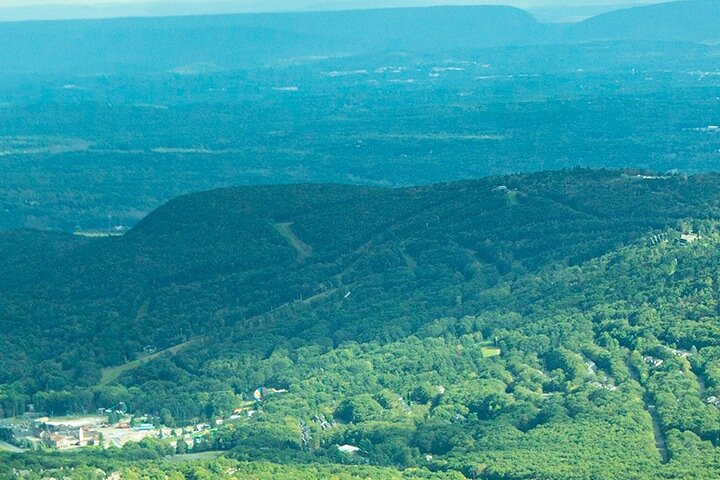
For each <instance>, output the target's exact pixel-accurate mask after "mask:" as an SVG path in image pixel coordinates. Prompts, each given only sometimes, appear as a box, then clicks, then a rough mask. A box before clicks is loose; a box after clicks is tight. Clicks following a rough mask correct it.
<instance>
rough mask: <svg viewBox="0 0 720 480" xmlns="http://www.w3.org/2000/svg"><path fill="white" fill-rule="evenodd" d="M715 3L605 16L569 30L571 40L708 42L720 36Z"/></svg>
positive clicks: (705, 0)
mask: <svg viewBox="0 0 720 480" xmlns="http://www.w3.org/2000/svg"><path fill="white" fill-rule="evenodd" d="M718 25H720V4H718V2H716V1H715V0H694V1H676V2H667V3H659V4H657V5H647V6H641V7H635V8H630V9H624V10H616V11H612V12H608V13H604V14H601V15H598V16H595V17H592V18H589V19H587V20H584V21H582V22H580V23H578V24H576V25H573V26H572V27H571V28H569V30H568V37H567V38H568V39H577V40H582V41H592V40H609V39H623V40H645V41H666V42H669V41H684V42H706V41H713V40H717V38H718V34H719V33H720V27H719V26H718Z"/></svg>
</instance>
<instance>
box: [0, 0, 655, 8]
mask: <svg viewBox="0 0 720 480" xmlns="http://www.w3.org/2000/svg"><path fill="white" fill-rule="evenodd" d="M121 3H125V4H130V3H135V4H138V3H158V4H159V3H169V4H179V3H188V4H203V3H206V4H210V3H219V0H193V1H190V0H150V1H149V0H0V7H29V6H40V5H50V4H52V5H102V4H121ZM224 3H230V2H224ZM233 3H237V4H238V5H239V6H242V5H243V4H249V5H258V4H261V3H263V2H260V1H257V0H237V1H236V2H233ZM273 3H277V2H273ZM284 3H285V4H287V6H288V8H289V9H294V8H298V7H303V6H305V5H309V4H312V3H317V4H334V5H342V4H343V0H315V1H314V2H313V1H310V0H286V1H285V2H284ZM373 3H378V4H381V3H383V2H382V1H379V2H373ZM387 3H388V4H397V3H399V2H393V1H388V2H387ZM407 3H409V4H411V3H413V2H412V1H408V2H407ZM417 3H423V4H425V3H427V2H424V1H423V2H417ZM432 3H436V4H439V5H446V4H451V3H465V4H503V5H517V6H521V7H538V6H571V5H579V6H592V5H600V4H602V5H628V4H640V3H650V1H640V0H488V1H485V0H478V1H472V0H466V1H462V0H460V1H458V0H445V1H443V0H438V1H436V2H432Z"/></svg>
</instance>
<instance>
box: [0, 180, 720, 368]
mask: <svg viewBox="0 0 720 480" xmlns="http://www.w3.org/2000/svg"><path fill="white" fill-rule="evenodd" d="M714 178H715V177H714V176H713V175H703V176H696V177H689V178H688V179H685V178H684V177H682V176H671V177H669V178H664V179H661V178H657V179H642V178H633V177H632V176H627V175H623V174H620V173H616V172H601V171H599V172H590V171H576V172H567V173H556V174H555V173H549V174H548V173H541V174H530V175H516V176H511V177H506V178H490V179H484V180H479V181H468V182H457V183H448V184H439V185H432V186H425V187H414V188H406V189H382V188H369V187H353V186H338V185H298V186H293V185H291V186H269V187H264V186H259V187H240V188H231V189H220V190H216V191H211V192H207V193H200V194H191V195H187V196H183V197H180V198H178V199H176V200H173V201H171V202H169V203H168V204H166V205H165V206H163V207H161V208H159V209H158V210H157V211H155V212H154V213H152V214H151V215H149V216H148V217H147V218H146V219H145V220H143V221H141V222H140V223H139V224H138V225H137V226H136V227H135V228H133V229H132V230H131V231H130V232H128V233H127V234H126V235H124V236H122V237H113V238H106V239H95V240H88V239H81V238H78V237H73V236H69V235H67V236H63V235H61V234H45V233H38V234H37V238H34V237H33V234H31V233H29V232H24V233H14V232H8V233H3V234H2V239H3V241H4V242H3V243H4V247H3V248H4V249H7V250H6V251H7V254H6V255H4V256H3V260H2V261H3V262H6V263H7V264H6V265H3V266H4V267H5V270H6V272H8V278H10V279H12V280H11V281H10V282H8V283H4V284H3V285H2V286H1V287H0V294H2V296H3V298H4V300H3V305H4V306H5V308H10V306H12V310H13V311H14V313H13V314H12V315H6V317H5V318H7V320H8V321H12V322H15V323H16V324H17V325H19V326H22V328H23V329H25V331H24V332H23V335H22V336H23V337H25V338H26V335H25V334H27V333H28V330H29V331H34V332H36V333H35V334H36V335H38V338H36V339H35V341H36V343H35V344H34V345H35V350H36V354H38V355H40V356H41V357H44V358H53V357H55V355H56V339H57V338H65V339H66V340H67V341H70V342H76V341H77V342H82V343H83V344H85V342H90V343H91V344H92V345H94V347H93V350H94V349H97V355H98V362H99V363H100V364H101V365H113V364H117V363H122V361H123V359H124V358H125V357H128V358H132V357H133V356H135V355H137V354H138V353H139V352H141V351H142V349H143V348H144V347H145V346H147V345H154V346H157V347H167V346H170V345H173V344H174V343H180V339H181V338H182V336H183V335H184V336H192V335H201V334H202V333H203V331H204V330H205V329H206V328H208V327H211V326H213V325H215V324H216V322H219V323H220V324H223V325H224V324H234V323H236V322H242V319H244V318H248V317H253V316H255V315H258V314H262V313H263V312H266V311H268V310H270V309H272V308H276V307H278V306H280V305H283V304H285V303H287V302H292V301H295V300H297V299H300V298H307V297H312V296H314V295H319V294H322V293H325V292H327V291H329V290H335V289H338V288H347V286H348V285H351V284H354V283H355V282H357V281H358V279H362V278H365V277H367V276H368V274H383V273H385V272H387V271H390V270H392V269H393V268H403V267H405V268H407V267H408V266H411V267H412V270H418V269H420V271H421V268H422V262H423V260H426V259H427V261H430V262H431V263H435V262H439V263H440V264H442V265H444V268H450V269H452V270H453V271H457V272H462V273H463V274H464V275H469V276H473V275H480V276H481V277H483V278H485V279H486V281H487V282H488V284H489V285H492V284H493V283H494V282H496V281H497V280H498V279H500V278H503V277H504V276H505V275H510V274H513V275H518V274H522V273H528V272H533V271H537V270H538V269H540V268H542V267H543V266H545V265H547V264H549V263H553V262H566V263H570V264H578V263H581V262H583V261H586V260H588V259H590V258H593V257H595V256H598V255H601V254H603V253H605V252H607V251H609V250H611V249H612V248H614V247H616V246H618V245H621V244H622V243H624V242H627V241H632V240H633V239H634V238H637V236H638V235H640V234H644V233H647V232H649V231H653V230H656V229H663V228H667V227H676V226H677V222H679V221H681V220H682V219H685V218H715V217H716V216H717V215H718V207H717V200H716V198H717V197H716V196H715V195H714V194H715V193H716V192H717V191H718V190H720V187H719V186H718V182H716V181H714ZM658 208H660V210H658ZM27 235H30V237H31V238H33V242H30V243H29V245H30V246H31V247H30V249H28V248H27V247H25V246H24V245H27V244H28V241H27V240H25V239H23V237H25V236H27ZM34 242H36V243H37V244H38V248H37V252H36V253H35V255H30V254H31V253H32V252H33V251H34V249H33V248H32V244H33V243H34ZM26 255H27V256H26ZM18 257H20V258H21V259H22V260H20V259H18ZM418 262H420V265H419V266H417V267H415V266H413V265H414V264H416V263H418ZM23 305H26V306H25V308H22V306H23ZM58 308H61V309H63V310H64V311H65V314H64V315H54V314H51V312H54V311H57V309H58ZM67 318H73V319H75V321H77V322H78V325H77V327H78V328H79V329H80V330H79V331H77V332H74V333H73V335H71V336H70V337H68V335H67V334H68V330H67V329H68V324H67ZM89 325H93V326H94V327H93V328H88V326H89ZM56 329H57V330H56ZM98 329H99V330H98ZM368 333H369V332H368ZM15 335H17V332H14V331H13V330H8V331H7V333H6V334H5V338H8V337H9V338H13V337H15ZM78 335H79V336H78ZM371 335H372V334H371ZM43 337H44V338H47V339H48V340H49V342H50V343H49V344H48V345H47V348H42V347H40V346H41V345H44V344H45V342H44V341H43V340H42V338H43ZM103 344H105V345H110V344H112V345H113V348H108V347H107V346H103ZM12 350H13V349H9V350H7V351H8V352H9V351H12ZM42 352H44V353H42ZM93 357H94V354H93V352H88V351H84V352H82V359H83V360H84V361H88V360H89V359H91V358H93ZM3 364H4V365H8V366H10V365H11V364H12V363H11V362H3ZM86 373H89V372H86ZM2 378H4V379H8V377H7V376H5V375H3V377H2Z"/></svg>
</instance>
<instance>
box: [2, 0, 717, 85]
mask: <svg viewBox="0 0 720 480" xmlns="http://www.w3.org/2000/svg"><path fill="white" fill-rule="evenodd" d="M606 39H615V40H638V41H640V40H649V41H689V42H699V41H714V40H720V2H717V1H714V0H692V1H683V2H674V3H668V4H659V5H653V6H649V7H638V8H631V9H627V10H620V11H614V12H610V13H605V14H602V15H599V16H596V17H593V18H590V19H588V20H585V21H583V22H580V23H576V24H563V25H560V24H544V23H540V22H538V21H537V20H536V19H535V17H533V15H532V14H530V13H529V12H526V11H524V10H520V9H517V8H513V7H503V6H472V7H462V6H458V7H430V8H397V9H382V10H355V11H326V12H298V13H267V14H244V15H217V16H190V17H166V18H125V19H105V20H74V21H49V22H18V23H3V24H0V44H2V45H4V47H5V48H3V49H2V50H0V69H1V70H2V71H3V72H4V73H5V74H16V73H58V72H66V73H79V74H97V73H122V72H148V73H151V72H156V71H165V70H168V69H172V68H175V67H178V66H182V65H189V64H198V63H202V64H212V65H216V66H217V67H218V68H221V69H234V68H247V67H252V66H257V65H273V64H276V63H277V62H278V61H280V60H287V59H288V58H296V57H317V56H348V55H362V54H368V53H377V52H383V51H411V52H415V53H438V52H450V51H457V50H472V49H478V48H488V47H498V46H509V45H537V44H549V43H576V42H589V41H595V40H606Z"/></svg>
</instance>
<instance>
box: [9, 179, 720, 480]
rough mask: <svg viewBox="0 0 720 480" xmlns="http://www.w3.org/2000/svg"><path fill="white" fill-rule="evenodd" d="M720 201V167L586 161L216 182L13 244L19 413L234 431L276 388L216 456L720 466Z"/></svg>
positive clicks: (509, 466)
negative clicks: (147, 211) (259, 392)
mask: <svg viewBox="0 0 720 480" xmlns="http://www.w3.org/2000/svg"><path fill="white" fill-rule="evenodd" d="M719 194H720V177H719V176H718V175H717V174H703V175H694V176H684V175H657V174H652V173H647V172H617V171H592V170H580V169H575V170H569V171H562V172H545V173H535V174H522V175H511V176H506V177H491V178H485V179H481V180H475V181H464V182H452V183H447V184H437V185H428V186H422V187H413V188H406V189H385V188H369V187H352V186H341V185H288V186H263V187H242V188H231V189H220V190H214V191H210V192H203V193H197V194H191V195H186V196H183V197H179V198H177V199H175V200H173V201H171V202H169V203H167V204H166V205H164V206H163V207H161V208H159V209H158V210H156V211H155V212H153V213H152V214H151V215H149V216H148V217H147V218H145V219H144V220H143V221H141V222H140V223H139V224H138V225H137V226H136V227H135V228H134V229H132V230H131V231H130V232H128V233H127V234H126V235H124V236H122V237H115V238H104V239H86V238H77V237H72V236H69V235H65V234H51V233H47V232H32V231H20V232H5V233H3V234H2V235H0V252H2V255H0V262H2V263H0V267H1V268H2V269H3V271H4V272H7V274H8V275H7V276H8V278H12V279H14V281H13V282H10V283H4V282H3V283H2V284H1V285H0V312H1V314H0V322H2V324H0V326H2V329H1V330H0V331H1V332H2V340H1V341H2V349H0V352H1V353H0V367H2V372H1V375H2V376H1V377H0V378H1V380H0V381H1V382H2V384H3V388H2V394H1V395H0V407H1V408H2V409H3V412H4V414H5V415H12V414H16V413H21V412H22V411H23V410H24V408H25V405H27V404H28V403H33V404H34V406H35V408H37V409H39V410H42V411H48V412H55V413H69V412H78V411H83V410H90V409H94V408H96V407H99V406H108V405H115V404H117V403H118V402H124V403H126V405H127V408H128V409H129V410H130V411H131V412H133V413H136V414H138V415H139V414H142V413H148V414H150V415H151V416H156V417H157V418H158V419H162V420H158V421H162V422H166V424H174V422H178V423H182V422H187V421H190V420H192V419H215V418H226V419H227V418H228V415H229V414H230V413H231V412H232V411H233V409H235V408H237V407H238V406H240V405H245V406H247V405H248V400H251V401H252V395H251V392H252V391H253V390H254V389H255V388H257V387H261V386H264V387H267V388H268V389H269V391H277V392H280V393H277V394H274V395H269V396H268V397H267V398H265V399H263V401H261V402H253V403H252V409H253V410H256V411H257V413H256V414H255V415H254V416H253V417H251V418H243V419H241V420H238V421H235V422H230V423H229V424H228V426H227V428H220V429H218V430H217V431H215V432H213V433H212V435H209V436H208V437H207V440H206V444H205V445H204V446H201V447H198V448H201V449H202V448H205V449H217V450H222V451H226V452H228V453H227V455H229V456H232V457H234V458H235V459H236V460H241V461H245V460H252V461H255V460H259V459H262V460H270V461H274V462H280V463H293V464H295V463H304V462H312V463H318V462H320V463H322V462H344V463H366V462H370V463H373V464H378V465H386V466H395V467H401V468H407V467H428V468H430V469H432V470H436V471H446V472H449V473H457V474H458V475H459V474H463V475H465V476H467V477H470V478H472V477H477V478H484V479H487V480H494V479H508V480H510V479H512V480H516V479H517V480H519V479H522V478H528V476H530V477H533V478H553V479H563V480H570V479H573V480H574V479H583V480H585V479H587V480H590V479H594V478H617V479H621V478H622V479H627V478H631V479H638V480H640V479H643V480H650V479H653V480H654V479H678V480H679V479H689V478H690V479H692V478H697V479H701V478H712V475H713V474H714V473H716V467H715V465H717V459H718V453H717V445H718V443H719V441H720V437H718V432H720V409H718V407H716V406H715V405H714V404H712V403H711V402H710V400H711V398H712V397H713V396H717V395H718V394H720V390H718V389H719V388H720V375H718V373H717V372H718V368H717V366H718V365H720V356H719V355H720V353H719V352H720V348H719V347H720V345H718V341H717V338H718V327H717V325H718V298H720V297H718V294H717V292H718V289H717V284H716V281H715V279H716V278H717V275H718V274H719V273H720V263H718V258H720V256H719V255H718V251H720V237H719V236H718V233H717V232H718V228H717V226H718V221H720V203H719V202H720V200H719V199H720V195H719ZM691 232H692V233H691ZM681 235H682V237H681ZM38 264H44V265H47V266H48V267H46V268H38V267H37V265H38ZM188 340H191V341H188ZM181 342H185V343H182V348H180V349H176V350H173V351H172V352H171V351H166V352H164V353H163V352H161V353H160V355H157V356H153V357H152V358H150V357H146V358H148V360H147V361H146V362H140V363H137V364H126V365H131V366H128V367H127V368H123V367H124V366H123V362H125V361H126V360H132V359H133V358H136V357H141V356H142V355H143V354H144V353H147V352H143V350H144V349H145V347H146V346H151V347H154V348H157V349H162V348H164V347H167V346H171V345H178V344H181ZM123 357H126V358H123ZM117 366H119V368H118V367H117ZM246 408H247V407H246ZM318 419H320V420H318ZM344 444H350V445H357V446H358V447H359V448H360V449H361V450H362V453H360V454H359V455H358V456H345V455H343V454H341V453H339V452H338V450H337V449H336V448H335V446H336V445H344ZM152 448H156V447H152ZM157 448H159V447H157ZM162 451H163V450H162V449H160V450H157V451H155V450H153V452H155V453H147V455H148V456H147V457H144V458H154V457H152V455H156V454H158V453H157V452H160V454H162ZM132 452H133V450H127V451H126V449H123V451H122V452H121V453H118V455H120V457H118V458H120V459H122V458H127V457H123V456H122V455H128V456H129V455H131V454H133V453H132ZM25 455H28V454H25ZM108 455H111V454H109V453H97V454H92V455H89V456H88V457H87V458H84V459H83V462H84V463H85V464H87V465H96V466H101V467H102V468H106V467H107V465H108V462H109V459H110V458H115V457H108ZM112 455H115V454H112ZM29 458H33V459H35V460H33V461H37V462H39V464H41V465H47V466H48V468H50V466H51V465H54V467H53V468H56V466H57V465H58V464H62V462H66V463H65V464H68V463H67V462H71V463H70V464H72V462H73V459H72V458H73V457H66V458H65V459H64V460H62V459H57V458H56V459H52V458H47V459H46V458H44V457H40V458H36V457H29ZM568 459H572V460H571V461H570V460H568ZM11 461H12V462H15V463H13V464H17V465H21V464H22V460H21V459H20V457H11V458H10V457H9V459H8V462H11ZM58 462H59V463H58ZM8 464H10V463H8ZM158 468H159V467H158ZM162 468H164V469H166V471H171V470H173V468H179V467H172V466H168V465H165V466H163V467H162ZM378 474H380V472H378ZM388 475H390V473H389V472H388ZM411 478H413V477H412V475H411Z"/></svg>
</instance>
